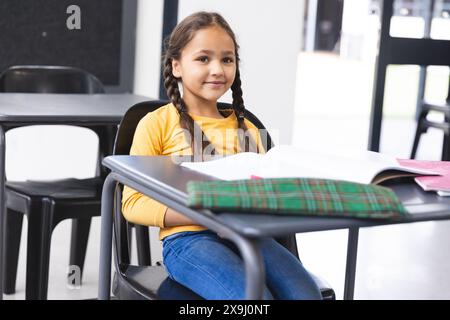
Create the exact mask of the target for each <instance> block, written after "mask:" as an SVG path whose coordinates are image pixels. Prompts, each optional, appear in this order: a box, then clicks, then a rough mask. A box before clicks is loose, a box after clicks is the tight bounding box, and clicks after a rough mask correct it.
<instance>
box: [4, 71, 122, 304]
mask: <svg viewBox="0 0 450 320" xmlns="http://www.w3.org/2000/svg"><path fill="white" fill-rule="evenodd" d="M0 92H27V93H86V94H94V93H104V88H103V85H102V83H101V82H100V81H99V80H98V79H97V78H96V77H95V76H93V75H92V74H89V73H88V72H86V71H84V70H81V69H77V68H72V67H62V66H14V67H11V68H9V69H7V70H5V71H4V72H3V73H2V74H0ZM13 128H14V127H6V128H5V131H6V130H10V129H13ZM88 128H90V129H92V130H93V131H94V132H96V134H97V135H98V136H99V141H100V154H99V156H100V157H102V156H104V155H105V154H110V153H111V152H112V142H113V138H114V134H115V130H116V129H115V128H114V127H108V128H105V127H88ZM98 170H100V171H99V172H100V175H99V176H98V177H94V178H90V179H62V180H56V181H24V182H13V181H6V208H7V210H6V215H5V225H6V228H5V233H4V243H5V248H4V256H3V264H4V265H3V270H4V271H3V283H4V293H6V294H12V293H14V292H15V284H16V276H17V262H18V256H19V247H20V237H21V231H22V220H23V215H24V214H25V215H26V216H27V218H28V240H27V271H26V294H25V296H26V299H46V298H47V288H48V272H49V258H50V242H51V235H52V231H53V229H54V228H55V227H56V225H57V224H58V223H59V222H61V221H62V220H64V219H72V238H71V247H70V261H69V265H70V266H78V267H79V268H80V269H79V271H80V272H81V274H80V278H81V275H82V270H83V266H84V260H85V256H86V247H87V240H88V237H89V229H90V225H91V217H93V216H99V215H100V206H101V205H100V204H101V188H102V184H103V179H104V177H105V176H106V172H103V171H101V170H103V169H102V168H100V166H99V167H98ZM74 271H77V270H76V269H74ZM75 278H76V277H75Z"/></svg>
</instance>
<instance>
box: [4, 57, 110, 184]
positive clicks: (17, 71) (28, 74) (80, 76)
mask: <svg viewBox="0 0 450 320" xmlns="http://www.w3.org/2000/svg"><path fill="white" fill-rule="evenodd" d="M0 92H8V93H64V94H71V93H78V94H97V93H105V89H104V86H103V84H102V83H101V82H100V80H99V79H97V78H96V77H95V76H94V75H93V74H91V73H89V72H87V71H85V70H82V69H79V68H74V67H69V66H47V65H18V66H12V67H9V68H8V69H6V70H4V71H3V72H2V73H1V74H0ZM85 127H87V128H89V129H91V130H93V131H94V132H95V133H96V134H97V136H98V138H99V150H100V153H99V158H100V161H101V158H102V157H104V156H105V155H108V154H111V152H112V147H113V140H114V137H115V134H116V128H115V126H85ZM10 129H13V128H12V127H9V128H7V130H10ZM100 161H99V164H100ZM99 164H98V166H97V168H98V170H100V172H99V174H100V176H103V177H104V176H106V174H107V172H106V170H105V169H104V168H103V167H101V166H100V165H99Z"/></svg>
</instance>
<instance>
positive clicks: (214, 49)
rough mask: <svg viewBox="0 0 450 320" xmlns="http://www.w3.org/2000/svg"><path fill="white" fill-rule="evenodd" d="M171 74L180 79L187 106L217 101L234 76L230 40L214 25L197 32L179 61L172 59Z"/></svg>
mask: <svg viewBox="0 0 450 320" xmlns="http://www.w3.org/2000/svg"><path fill="white" fill-rule="evenodd" d="M172 73H173V75H174V76H175V77H176V78H179V79H181V82H182V85H183V99H184V100H185V102H186V103H187V105H192V104H196V105H202V104H210V103H211V102H214V103H215V102H217V100H218V99H219V98H220V97H221V96H222V95H223V94H224V93H225V92H226V91H227V90H228V89H229V88H230V87H231V85H232V84H233V81H234V77H235V75H236V57H235V47H234V42H233V40H232V39H231V37H230V36H229V35H228V33H227V32H226V31H225V30H223V29H222V28H220V27H217V26H212V27H208V28H205V29H201V30H198V31H197V32H196V33H195V35H194V37H193V38H192V40H191V41H189V42H188V44H187V45H186V46H185V47H184V48H183V50H182V51H181V58H180V60H172Z"/></svg>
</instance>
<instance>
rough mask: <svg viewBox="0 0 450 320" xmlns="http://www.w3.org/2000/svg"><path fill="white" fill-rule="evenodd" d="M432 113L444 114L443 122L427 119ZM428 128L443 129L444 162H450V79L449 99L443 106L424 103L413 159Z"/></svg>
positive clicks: (415, 136) (415, 137)
mask: <svg viewBox="0 0 450 320" xmlns="http://www.w3.org/2000/svg"><path fill="white" fill-rule="evenodd" d="M430 111H436V112H440V113H442V114H444V121H443V122H435V121H431V120H429V119H427V116H428V114H429V113H430ZM428 128H437V129H441V130H442V131H443V132H444V141H443V144H442V157H441V159H442V160H443V161H449V160H450V148H449V145H448V144H449V143H450V139H449V136H450V79H449V87H448V94H447V99H446V101H445V102H443V103H442V104H433V103H429V102H426V101H423V103H422V108H421V111H420V114H419V119H418V120H417V128H416V133H415V135H414V142H413V147H412V150H411V159H414V158H415V157H416V152H417V148H418V146H419V141H420V137H421V136H422V134H423V133H426V132H427V131H428Z"/></svg>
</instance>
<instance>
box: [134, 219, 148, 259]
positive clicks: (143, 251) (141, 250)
mask: <svg viewBox="0 0 450 320" xmlns="http://www.w3.org/2000/svg"><path fill="white" fill-rule="evenodd" d="M134 229H135V230H136V244H137V254H138V264H139V265H140V266H150V265H151V264H152V259H151V256H150V238H149V232H148V227H146V226H139V225H135V226H134Z"/></svg>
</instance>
